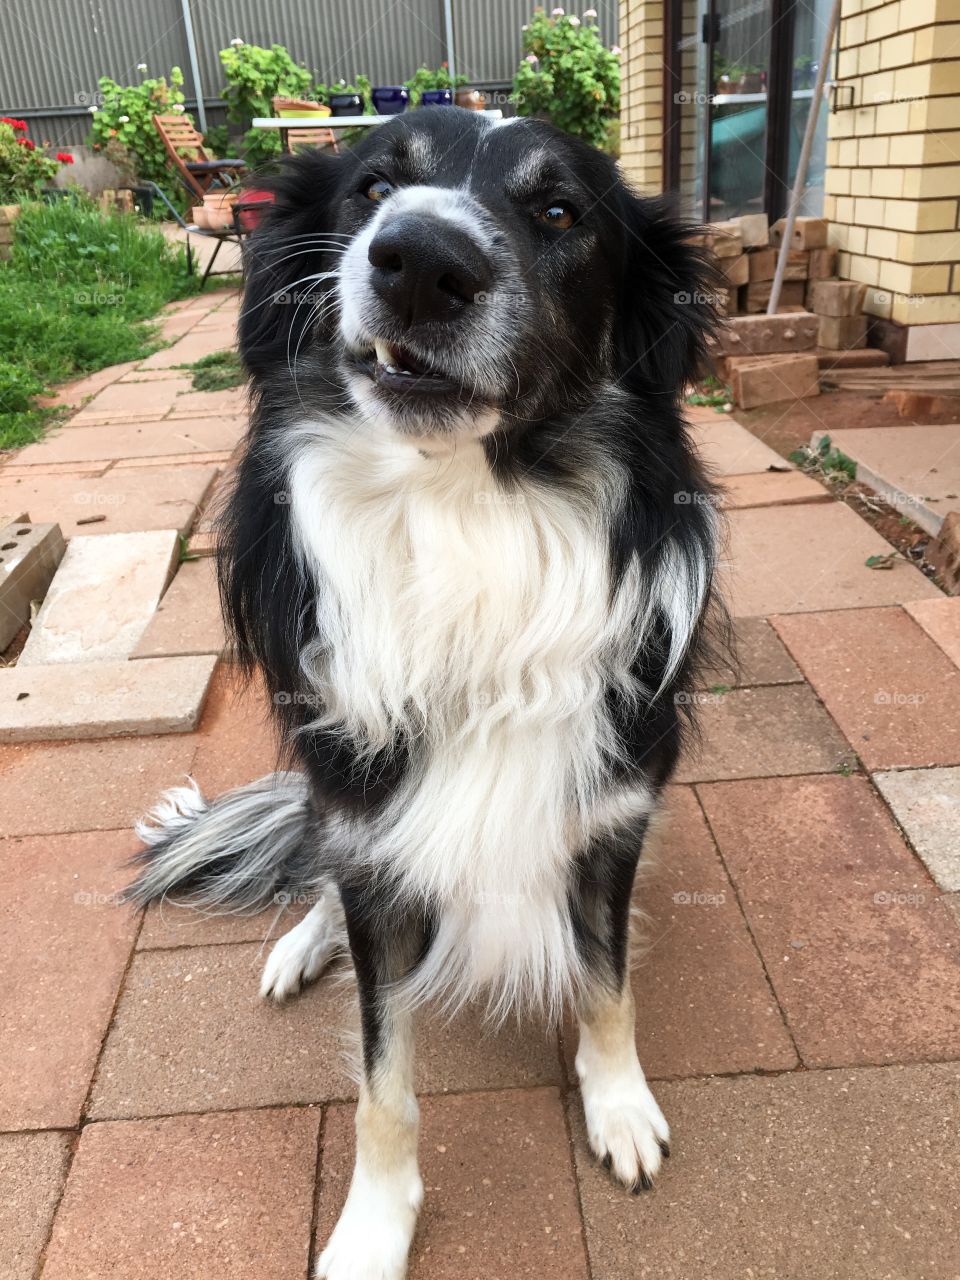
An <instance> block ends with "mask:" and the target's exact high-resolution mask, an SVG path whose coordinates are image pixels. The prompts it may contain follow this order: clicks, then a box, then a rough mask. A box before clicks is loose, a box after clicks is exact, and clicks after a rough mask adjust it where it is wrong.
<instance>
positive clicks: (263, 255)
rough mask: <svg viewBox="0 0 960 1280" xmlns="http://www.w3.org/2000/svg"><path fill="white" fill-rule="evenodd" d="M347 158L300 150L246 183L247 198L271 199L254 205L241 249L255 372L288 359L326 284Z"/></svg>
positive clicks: (244, 326) (247, 338) (244, 331)
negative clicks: (252, 222) (251, 223)
mask: <svg viewBox="0 0 960 1280" xmlns="http://www.w3.org/2000/svg"><path fill="white" fill-rule="evenodd" d="M349 163H350V161H349V159H348V158H347V157H346V156H337V155H334V154H332V153H330V152H325V151H302V152H299V153H297V154H295V155H291V156H284V157H283V159H282V160H280V161H278V162H277V164H276V165H274V166H273V168H272V169H271V170H270V171H269V172H267V173H264V172H260V173H258V174H257V175H256V177H254V178H252V179H250V180H249V181H248V182H247V184H246V185H247V187H248V189H249V190H248V196H247V198H248V200H252V199H260V200H264V201H268V202H266V203H263V204H257V205H256V206H254V208H255V210H256V213H255V216H256V218H257V225H256V228H255V229H254V230H253V231H252V232H251V234H250V235H249V236H248V237H247V240H246V242H245V244H244V255H243V259H244V263H243V266H244V283H243V304H242V308H241V312H240V323H239V326H238V329H239V343H240V356H241V358H242V359H243V362H244V364H245V365H246V366H247V369H248V370H249V371H250V373H251V374H252V375H253V377H254V378H257V377H258V376H261V375H264V374H268V373H269V372H271V370H272V369H274V368H275V367H276V365H277V364H278V363H279V362H286V360H287V358H288V352H289V351H291V350H294V349H295V348H296V344H297V341H298V339H299V338H300V336H301V334H302V332H303V330H304V328H305V327H306V325H307V324H308V323H310V320H311V316H312V315H313V313H314V305H315V301H314V300H315V299H316V300H319V297H320V294H321V291H322V290H323V289H324V286H325V285H327V281H325V280H323V279H318V277H320V276H321V275H322V273H323V272H324V271H328V270H329V269H330V266H331V261H332V259H333V255H332V252H331V250H332V247H333V240H332V238H331V237H330V234H329V233H330V232H331V231H332V230H333V226H334V221H335V217H336V212H335V210H336V194H337V191H338V189H339V187H340V184H341V182H342V180H343V174H344V170H345V167H346V166H347V165H348V164H349ZM254 192H255V193H257V194H256V196H255V195H254ZM240 203H241V205H243V203H244V197H243V196H241V197H240ZM247 207H248V208H249V207H250V206H249V205H248V206H247ZM261 210H262V212H261Z"/></svg>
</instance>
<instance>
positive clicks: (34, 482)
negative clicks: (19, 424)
mask: <svg viewBox="0 0 960 1280" xmlns="http://www.w3.org/2000/svg"><path fill="white" fill-rule="evenodd" d="M161 461H162V463H163V465H162V466H156V467H152V466H143V465H142V464H141V465H138V466H136V467H130V468H122V469H121V468H120V467H116V468H111V469H110V471H109V472H107V474H106V475H104V474H102V470H103V468H98V470H100V471H101V474H100V475H91V474H90V473H86V474H81V473H78V472H76V471H73V472H69V471H68V472H61V473H60V474H53V475H51V474H49V473H47V468H46V467H26V468H18V470H17V473H16V474H15V475H13V474H10V473H9V471H8V470H7V469H4V470H3V471H0V506H2V507H4V508H7V507H8V506H9V505H10V504H13V505H16V504H17V503H20V504H21V505H22V506H23V507H25V508H26V509H27V510H28V511H29V512H30V516H31V519H33V520H34V521H36V522H37V523H39V524H51V523H55V524H59V526H60V528H61V529H62V531H63V536H64V537H65V538H72V537H73V536H74V534H78V533H79V534H83V536H84V537H87V536H90V535H94V534H101V533H140V532H147V531H150V530H154V529H177V530H178V531H179V532H180V533H183V534H187V533H189V531H190V529H191V528H192V526H193V523H194V521H195V520H196V518H197V513H198V510H199V508H200V506H201V504H202V503H203V501H204V499H205V498H206V496H207V494H208V493H209V492H210V489H211V487H212V485H213V483H214V481H215V480H216V478H217V472H218V467H216V466H212V465H210V464H209V463H206V464H205V465H201V462H200V461H199V460H194V459H191V460H190V464H189V465H188V466H180V467H174V466H170V465H169V461H170V460H168V459H167V458H163V459H162V460H161ZM77 465H79V464H77ZM106 465H107V464H103V466H104V467H105V466H106ZM38 472H43V473H44V474H37V473H38ZM81 521H83V522H88V521H92V523H81Z"/></svg>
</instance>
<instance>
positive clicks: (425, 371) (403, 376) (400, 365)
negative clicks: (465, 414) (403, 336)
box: [353, 338, 463, 396]
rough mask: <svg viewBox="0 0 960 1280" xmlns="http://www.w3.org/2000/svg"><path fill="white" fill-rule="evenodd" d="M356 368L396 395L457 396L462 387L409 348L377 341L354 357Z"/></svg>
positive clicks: (378, 339)
mask: <svg viewBox="0 0 960 1280" xmlns="http://www.w3.org/2000/svg"><path fill="white" fill-rule="evenodd" d="M353 359H354V363H355V364H356V366H357V368H358V369H360V370H361V371H362V372H363V373H365V374H366V375H367V376H368V377H369V378H371V379H372V380H373V381H374V382H375V383H376V384H377V386H380V387H383V388H384V390H386V391H392V392H394V393H396V394H398V395H448V396H449V395H458V394H460V393H461V392H462V391H463V387H462V385H461V384H460V383H459V382H458V381H457V380H456V379H455V378H453V377H451V376H450V374H448V373H446V372H445V371H444V370H442V369H438V368H436V367H433V366H430V365H428V364H426V363H425V362H424V361H423V360H422V359H420V357H418V356H416V355H414V353H413V352H412V351H411V350H410V349H409V348H408V347H403V346H400V345H399V344H398V343H395V342H385V341H384V340H383V339H382V338H376V339H375V340H374V344H373V347H372V348H367V349H366V350H364V351H358V352H356V353H355V354H354V357H353Z"/></svg>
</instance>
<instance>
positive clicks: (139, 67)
mask: <svg viewBox="0 0 960 1280" xmlns="http://www.w3.org/2000/svg"><path fill="white" fill-rule="evenodd" d="M146 69H147V64H146V63H145V62H138V63H137V70H138V71H146Z"/></svg>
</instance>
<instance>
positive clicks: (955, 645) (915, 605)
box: [903, 596, 960, 667]
mask: <svg viewBox="0 0 960 1280" xmlns="http://www.w3.org/2000/svg"><path fill="white" fill-rule="evenodd" d="M903 607H904V608H905V609H906V611H907V613H909V615H910V617H911V618H912V619H913V620H914V622H915V623H916V624H917V626H919V627H923V629H924V631H925V632H926V633H927V635H928V636H929V637H930V639H931V640H933V641H934V642H935V643H936V644H938V645H939V646H940V648H941V649H942V650H943V652H944V653H945V654H946V655H947V657H948V658H949V659H950V661H951V662H954V663H956V665H957V666H958V667H960V596H940V598H939V599H938V600H914V601H913V602H912V603H911V604H905V605H904V606H903Z"/></svg>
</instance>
